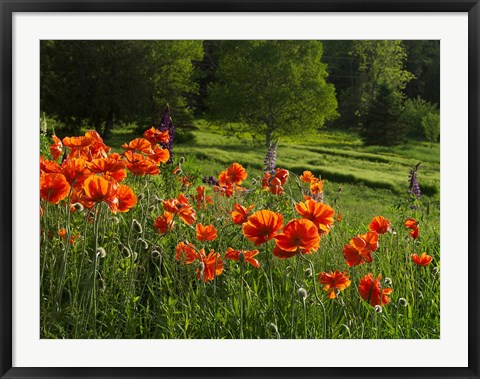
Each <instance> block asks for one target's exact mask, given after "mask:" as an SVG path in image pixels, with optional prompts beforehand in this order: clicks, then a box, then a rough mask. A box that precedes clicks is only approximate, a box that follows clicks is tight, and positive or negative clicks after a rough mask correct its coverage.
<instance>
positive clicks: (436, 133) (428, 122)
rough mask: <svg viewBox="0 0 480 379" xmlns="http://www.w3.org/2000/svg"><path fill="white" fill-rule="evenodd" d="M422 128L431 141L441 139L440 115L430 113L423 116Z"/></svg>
mask: <svg viewBox="0 0 480 379" xmlns="http://www.w3.org/2000/svg"><path fill="white" fill-rule="evenodd" d="M422 128H423V133H424V134H425V137H426V138H427V140H429V141H430V142H438V140H439V139H440V115H439V114H437V113H429V114H427V115H426V116H424V117H422Z"/></svg>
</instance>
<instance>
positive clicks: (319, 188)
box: [310, 179, 324, 195]
mask: <svg viewBox="0 0 480 379" xmlns="http://www.w3.org/2000/svg"><path fill="white" fill-rule="evenodd" d="M323 182H324V181H323V180H318V179H317V180H314V181H312V182H311V183H310V192H311V193H312V194H313V195H318V194H320V193H322V192H323Z"/></svg>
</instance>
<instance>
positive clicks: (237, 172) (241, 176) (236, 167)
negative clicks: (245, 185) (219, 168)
mask: <svg viewBox="0 0 480 379" xmlns="http://www.w3.org/2000/svg"><path fill="white" fill-rule="evenodd" d="M225 173H226V177H227V180H228V182H230V183H232V184H237V185H240V184H242V181H244V180H245V179H247V176H248V174H247V172H246V171H245V169H244V168H243V166H242V165H241V164H239V163H233V164H232V165H231V166H230V167H228V168H227V171H226V172H225Z"/></svg>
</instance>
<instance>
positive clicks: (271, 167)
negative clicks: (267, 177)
mask: <svg viewBox="0 0 480 379" xmlns="http://www.w3.org/2000/svg"><path fill="white" fill-rule="evenodd" d="M277 143H278V141H276V142H272V143H270V146H269V147H268V150H267V154H266V155H265V159H264V160H263V170H264V171H265V172H269V173H271V174H274V173H275V163H276V161H277Z"/></svg>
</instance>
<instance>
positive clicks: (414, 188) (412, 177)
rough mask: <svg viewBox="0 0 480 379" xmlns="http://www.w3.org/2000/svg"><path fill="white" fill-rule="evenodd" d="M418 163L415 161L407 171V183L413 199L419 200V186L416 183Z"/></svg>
mask: <svg viewBox="0 0 480 379" xmlns="http://www.w3.org/2000/svg"><path fill="white" fill-rule="evenodd" d="M420 163H421V162H419V163H417V164H416V165H415V166H414V167H413V168H412V169H411V170H410V172H409V175H408V180H409V182H410V183H409V185H408V191H407V193H409V194H410V195H412V196H415V199H417V200H420V195H421V193H420V186H419V184H418V178H417V173H418V167H419V166H420Z"/></svg>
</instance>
